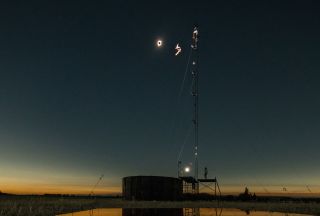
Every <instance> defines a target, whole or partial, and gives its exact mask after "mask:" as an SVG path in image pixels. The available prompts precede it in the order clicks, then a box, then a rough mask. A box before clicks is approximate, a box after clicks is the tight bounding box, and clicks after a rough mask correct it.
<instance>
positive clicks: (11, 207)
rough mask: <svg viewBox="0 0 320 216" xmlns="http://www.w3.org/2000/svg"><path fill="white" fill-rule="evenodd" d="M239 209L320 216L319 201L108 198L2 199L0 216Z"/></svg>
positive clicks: (12, 197)
mask: <svg viewBox="0 0 320 216" xmlns="http://www.w3.org/2000/svg"><path fill="white" fill-rule="evenodd" d="M184 207H185V208H205V207H207V208H208V207H209V208H210V207H211V208H214V207H219V208H238V209H241V210H263V211H277V212H285V213H302V214H311V215H320V203H319V202H318V201H313V200H311V201H310V200H308V201H303V200H300V201H297V200H294V201H292V200H291V201H279V200H274V201H272V200H269V201H263V202H262V201H220V202H217V201H180V202H158V201H123V200H122V199H120V198H105V197H96V198H90V197H50V196H49V197H48V196H2V197H0V215H6V216H11V215H15V216H19V215H21V216H22V215H23V216H29V215H30V216H31V215H32V216H41V215H56V214H62V213H70V212H74V211H81V210H88V209H94V208H184Z"/></svg>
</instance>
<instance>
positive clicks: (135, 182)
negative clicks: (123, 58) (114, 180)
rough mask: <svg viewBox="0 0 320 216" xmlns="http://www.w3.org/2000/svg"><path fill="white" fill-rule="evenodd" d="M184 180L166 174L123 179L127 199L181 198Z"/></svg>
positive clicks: (123, 189) (124, 195) (123, 188)
mask: <svg viewBox="0 0 320 216" xmlns="http://www.w3.org/2000/svg"><path fill="white" fill-rule="evenodd" d="M182 191H183V187H182V181H181V179H178V178H173V177H164V176H128V177H124V178H123V179H122V195H123V198H124V199H125V200H179V199H180V198H181V196H182Z"/></svg>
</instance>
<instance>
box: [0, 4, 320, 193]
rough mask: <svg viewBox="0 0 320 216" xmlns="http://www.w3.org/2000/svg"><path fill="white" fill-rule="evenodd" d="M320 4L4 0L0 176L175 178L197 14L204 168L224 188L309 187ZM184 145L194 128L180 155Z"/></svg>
mask: <svg viewBox="0 0 320 216" xmlns="http://www.w3.org/2000/svg"><path fill="white" fill-rule="evenodd" d="M319 11H320V4H319V3H318V2H317V1H311V0H309V1H196V2H192V1H180V2H175V3H173V2H171V3H169V2H150V1H146V2H142V1H131V2H127V1H104V2H102V1H84V0H79V1H68V2H66V1H31V2H26V1H2V2H1V3H0V25H1V29H0V147H1V151H0V170H2V171H1V173H2V174H1V176H2V177H0V182H2V183H3V182H4V183H5V182H7V181H9V180H10V179H11V180H12V179H20V181H21V182H20V183H21V184H25V185H26V184H27V183H28V182H33V183H35V182H37V180H35V179H39V178H41V177H39V176H42V174H40V173H44V174H45V175H47V176H50V174H51V175H52V176H59V177H58V179H55V181H53V180H52V179H53V178H49V177H48V179H50V180H48V179H43V182H46V181H48V182H50V184H56V185H57V187H58V186H59V185H60V184H61V185H62V184H66V181H67V180H66V179H69V178H70V176H77V178H75V179H72V180H70V182H68V184H70V185H71V184H74V185H78V184H80V185H81V184H83V185H89V184H94V181H95V179H97V178H98V176H99V175H100V174H101V173H104V174H105V179H106V180H105V181H106V183H105V186H106V187H117V186H119V185H120V184H121V182H120V179H121V177H123V176H126V175H137V174H151V175H170V176H174V175H175V174H176V160H177V155H178V152H179V151H180V148H181V145H182V143H183V140H184V137H185V135H186V133H187V130H188V127H189V125H190V124H191V119H192V116H191V96H189V92H188V88H189V87H188V85H190V76H188V78H187V82H186V86H187V87H186V88H185V91H184V92H183V94H182V97H181V100H180V102H179V103H178V102H177V98H178V94H179V89H180V86H181V82H182V79H183V75H184V71H185V68H186V63H187V59H188V50H189V45H190V42H191V33H192V29H193V25H194V23H198V24H199V29H200V30H199V31H200V42H199V43H200V44H199V45H200V51H199V52H200V62H199V63H200V73H201V75H200V147H199V160H200V167H201V168H200V169H201V171H202V168H203V166H208V167H209V176H210V175H211V176H215V175H217V176H218V177H219V178H220V179H221V184H222V185H223V184H225V185H227V184H265V185H277V184H279V185H288V184H295V185H317V183H318V182H319V179H320V175H319V174H317V173H316V172H315V171H316V170H317V169H318V168H319V164H320V159H319V157H318V155H319V154H318V152H319V151H320V147H319V141H320V135H319V131H320V115H319V110H320V98H319V94H320V85H319V82H320V75H319V71H320V62H319V50H320V28H319V25H320V16H319ZM158 38H162V39H163V41H164V46H163V48H162V49H156V47H155V40H156V39H158ZM176 43H180V45H181V46H182V48H183V51H182V54H181V55H180V56H178V57H174V55H173V53H174V50H173V49H174V46H175V44H176ZM189 75H190V74H189ZM191 150H192V140H191V137H190V139H187V142H186V145H185V148H184V152H183V156H182V159H183V162H184V163H188V162H189V161H191V160H192V156H191ZM200 174H201V173H200ZM201 175H202V174H201ZM78 177H79V178H78ZM1 178H2V179H1ZM87 178H88V180H83V182H82V183H79V182H81V181H80V180H79V182H77V181H78V180H77V179H87ZM24 179H25V182H24ZM68 181H69V180H68ZM91 182H93V183H91ZM43 184H45V183H43ZM8 188H9V187H8ZM0 190H1V187H0Z"/></svg>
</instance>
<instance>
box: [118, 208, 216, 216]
mask: <svg viewBox="0 0 320 216" xmlns="http://www.w3.org/2000/svg"><path fill="white" fill-rule="evenodd" d="M201 214H204V215H210V216H221V214H222V208H202V209H200V208H146V209H143V208H135V209H134V208H133V209H132V208H124V209H122V216H201Z"/></svg>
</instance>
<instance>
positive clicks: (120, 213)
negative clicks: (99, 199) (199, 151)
mask: <svg viewBox="0 0 320 216" xmlns="http://www.w3.org/2000/svg"><path fill="white" fill-rule="evenodd" d="M248 213H249V214H248ZM145 215H150V216H246V215H250V216H270V215H272V216H306V215H303V214H286V213H280V212H272V213H270V212H267V211H250V212H248V211H247V212H246V211H245V210H240V209H231V208H224V209H222V208H184V209H177V208H175V209H121V208H104V209H93V210H88V211H81V212H74V213H70V214H61V215H59V216H145Z"/></svg>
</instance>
